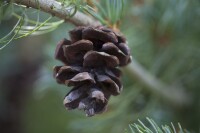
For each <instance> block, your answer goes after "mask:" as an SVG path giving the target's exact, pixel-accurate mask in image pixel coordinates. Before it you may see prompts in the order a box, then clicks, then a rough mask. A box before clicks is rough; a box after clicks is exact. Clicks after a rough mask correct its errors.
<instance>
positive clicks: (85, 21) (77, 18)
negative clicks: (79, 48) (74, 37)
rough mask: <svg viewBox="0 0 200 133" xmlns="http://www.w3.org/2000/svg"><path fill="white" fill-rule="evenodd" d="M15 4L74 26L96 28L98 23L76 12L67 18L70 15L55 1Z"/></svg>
mask: <svg viewBox="0 0 200 133" xmlns="http://www.w3.org/2000/svg"><path fill="white" fill-rule="evenodd" d="M13 2H15V3H16V4H21V5H25V6H27V7H32V8H35V9H40V10H42V11H44V12H46V13H49V14H52V15H53V16H56V17H58V18H60V19H63V20H65V21H68V22H71V23H73V24H74V25H79V26H81V25H91V26H98V25H100V23H99V22H98V21H96V20H94V19H93V18H91V17H89V16H87V15H85V14H83V13H81V12H76V14H75V15H74V16H73V17H71V18H69V17H68V16H70V13H69V12H68V10H67V9H65V7H64V6H63V5H62V4H61V3H60V2H57V1H55V0H13Z"/></svg>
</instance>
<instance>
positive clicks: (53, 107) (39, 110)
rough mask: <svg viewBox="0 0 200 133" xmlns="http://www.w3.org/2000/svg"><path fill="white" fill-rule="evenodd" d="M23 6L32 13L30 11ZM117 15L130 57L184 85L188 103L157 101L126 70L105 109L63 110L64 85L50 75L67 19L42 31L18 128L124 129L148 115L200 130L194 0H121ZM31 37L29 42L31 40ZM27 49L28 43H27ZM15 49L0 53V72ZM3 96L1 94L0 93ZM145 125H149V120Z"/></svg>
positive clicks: (198, 10)
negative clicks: (89, 113)
mask: <svg viewBox="0 0 200 133" xmlns="http://www.w3.org/2000/svg"><path fill="white" fill-rule="evenodd" d="M97 2H98V0H97ZM101 2H103V1H101ZM102 4H106V2H105V3H102ZM103 9H105V10H106V7H105V6H103ZM26 10H28V11H31V12H33V10H31V9H26ZM99 10H100V9H99ZM29 17H30V16H29ZM31 17H32V18H33V19H34V18H37V12H35V13H32V16H31ZM122 17H123V19H121V21H120V23H121V25H120V26H121V27H120V29H121V31H122V32H123V33H124V34H125V36H126V37H127V39H128V42H129V46H130V47H131V50H132V55H133V57H134V58H135V59H136V60H138V61H139V62H140V63H141V64H142V65H143V66H144V67H145V68H146V69H147V70H149V71H150V72H151V73H152V74H153V75H155V76H156V77H158V78H159V79H161V80H162V81H164V82H166V83H168V84H173V85H180V86H184V88H185V90H186V91H187V92H188V93H189V94H190V95H191V96H192V98H193V102H192V104H191V105H190V106H188V107H183V108H176V107H174V106H171V105H169V104H164V103H163V102H162V99H158V98H157V97H156V96H155V95H153V94H152V93H151V92H149V91H147V90H146V89H145V88H144V87H143V86H142V85H141V84H140V83H137V82H136V81H135V80H134V79H130V78H129V74H128V73H124V75H123V84H124V90H123V92H122V94H121V95H120V96H117V97H112V98H111V101H110V102H109V106H108V110H107V112H106V113H104V114H101V115H98V116H95V117H92V118H87V117H85V116H84V115H83V114H82V113H81V112H79V111H66V110H65V109H64V106H63V105H62V100H63V97H64V95H65V94H66V92H67V91H69V89H68V88H67V87H65V86H62V85H58V84H56V82H55V80H54V79H53V77H52V68H53V66H54V65H58V64H59V63H60V62H57V61H55V60H54V57H53V55H54V50H55V45H56V43H57V42H58V41H59V40H61V39H62V38H68V34H66V33H67V31H69V30H70V29H72V28H73V26H72V25H69V24H68V23H67V24H61V25H60V26H59V27H58V28H56V29H55V31H53V32H51V33H49V34H47V35H46V38H45V36H44V35H42V37H44V38H45V39H46V40H45V41H44V42H42V43H41V45H42V46H43V47H44V49H43V52H44V53H45V56H44V58H45V62H44V63H43V64H41V73H40V78H39V79H38V80H37V82H36V83H35V89H34V91H33V93H32V95H31V96H30V97H29V98H28V100H26V106H25V107H26V108H25V111H24V112H23V128H24V130H25V131H26V132H27V133H44V132H48V133H54V132H68V133H74V132H79V133H92V132H95V133H102V132H105V133H123V132H125V131H124V130H125V129H127V128H128V125H129V124H130V123H134V122H136V121H137V119H140V120H141V121H145V120H146V117H151V118H153V119H154V120H155V121H156V122H157V123H158V125H163V123H170V122H172V121H173V122H174V123H177V122H179V121H180V122H181V124H182V125H183V127H185V128H186V129H188V130H189V131H194V132H198V131H199V128H200V97H199V94H200V90H199V88H200V84H199V79H200V62H199V60H200V44H199V43H200V36H199V35H200V27H199V24H200V2H199V0H167V1H161V0H134V1H132V0H126V1H125V5H124V13H123V15H122ZM40 18H41V19H42V20H41V21H44V20H45V19H46V18H48V15H46V14H43V15H41V16H40ZM36 20H37V19H36ZM56 21H58V20H56ZM7 22H8V23H7ZM6 23H7V24H6ZM5 25H6V26H5ZM12 25H14V23H13V21H10V20H8V19H5V20H3V21H2V23H1V25H0V29H1V33H0V34H1V36H3V35H5V33H6V32H7V31H9V29H11V28H10V27H12ZM40 37H41V35H40ZM36 40H37V39H35V40H32V43H34V42H35V41H36ZM14 43H16V42H14ZM21 43H23V42H21ZM26 43H27V42H26ZM37 43H38V42H37ZM16 45H19V44H16ZM27 47H33V46H31V45H30V44H29V43H27ZM15 50H17V49H16V47H14V46H13V45H10V47H9V48H6V49H4V50H3V52H2V51H0V54H1V55H0V57H1V58H3V57H4V58H3V60H4V65H2V62H1V63H0V68H1V70H0V71H2V70H3V71H2V72H8V73H11V72H13V71H17V69H15V68H13V69H12V71H10V67H7V65H6V62H7V64H9V63H8V62H9V61H10V60H11V59H10V56H9V55H12V54H13V58H14V57H15V58H17V54H16V53H15V52H12V51H15ZM11 52H12V54H10V53H11ZM32 54H33V56H36V55H37V54H34V53H32ZM18 58H21V57H18ZM13 60H14V59H13ZM60 64H61V63H60ZM2 72H1V73H2ZM1 76H2V74H1V75H0V77H1ZM3 96H4V95H3V93H0V97H1V98H3ZM144 124H145V125H146V123H145V122H144ZM146 126H147V127H151V125H149V124H147V125H146Z"/></svg>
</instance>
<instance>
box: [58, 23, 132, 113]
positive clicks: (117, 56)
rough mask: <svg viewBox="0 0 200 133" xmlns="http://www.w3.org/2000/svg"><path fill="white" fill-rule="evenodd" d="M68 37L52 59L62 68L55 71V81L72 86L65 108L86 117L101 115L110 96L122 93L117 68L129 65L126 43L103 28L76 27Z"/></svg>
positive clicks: (115, 34) (121, 37) (60, 44)
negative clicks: (81, 111) (77, 111)
mask: <svg viewBox="0 0 200 133" xmlns="http://www.w3.org/2000/svg"><path fill="white" fill-rule="evenodd" d="M69 35H70V38H71V40H66V39H63V40H62V41H60V42H59V43H58V45H57V48H56V52H55V58H56V59H58V60H60V61H62V62H63V63H64V64H65V65H64V66H56V67H55V68H54V77H55V79H56V80H57V82H58V83H60V84H65V85H67V86H73V88H72V89H71V91H70V92H69V93H68V94H67V95H66V97H65V98H64V105H65V107H66V108H67V109H69V110H70V109H76V108H78V109H81V110H84V111H85V113H86V115H87V116H93V115H95V114H98V113H102V112H104V111H105V110H106V107H107V103H108V99H109V98H110V96H111V95H114V96H116V95H118V94H120V92H121V91H122V84H121V81H120V77H121V71H120V70H119V69H118V68H117V67H118V66H125V65H127V64H128V63H129V62H130V61H131V56H130V49H129V48H128V46H127V42H126V39H125V38H124V37H123V36H122V35H120V34H118V33H116V32H114V31H113V30H112V29H109V28H106V27H103V26H99V27H77V28H75V29H74V30H72V31H70V32H69Z"/></svg>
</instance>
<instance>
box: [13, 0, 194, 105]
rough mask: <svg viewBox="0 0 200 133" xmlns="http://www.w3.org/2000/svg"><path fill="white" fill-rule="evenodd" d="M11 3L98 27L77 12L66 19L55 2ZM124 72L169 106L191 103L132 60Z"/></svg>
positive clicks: (20, 0)
mask: <svg viewBox="0 0 200 133" xmlns="http://www.w3.org/2000/svg"><path fill="white" fill-rule="evenodd" d="M13 2H15V3H16V4H22V5H25V6H27V7H32V8H35V9H40V10H42V11H44V12H46V13H49V14H52V15H53V16H56V17H58V18H60V19H64V20H65V21H68V22H71V23H73V24H74V25H77V26H78V25H79V26H86V25H90V26H97V25H100V23H99V22H98V21H96V20H94V19H93V18H91V17H90V16H88V15H85V14H83V13H81V12H78V11H77V12H76V14H75V15H74V16H73V17H71V18H68V17H67V16H69V12H68V11H67V10H65V8H64V7H63V6H62V4H61V3H60V2H57V1H55V0H13ZM124 70H125V71H126V72H127V75H128V76H129V77H131V78H136V79H138V80H139V81H140V82H141V83H142V84H143V85H144V86H145V87H146V88H147V89H149V90H150V91H151V92H152V93H154V94H156V95H158V96H160V98H162V99H163V100H164V101H166V102H169V103H170V104H171V103H172V104H173V105H175V106H177V107H180V106H186V105H188V104H190V102H191V99H190V96H189V95H188V94H186V93H185V92H184V91H183V90H184V89H183V88H181V87H172V86H168V85H165V84H164V83H162V82H161V81H160V80H158V79H157V78H155V77H154V76H153V75H151V74H150V73H148V71H147V70H145V69H144V68H143V67H142V66H140V65H139V64H138V63H137V61H136V60H133V61H132V64H131V65H129V66H128V67H126V68H124Z"/></svg>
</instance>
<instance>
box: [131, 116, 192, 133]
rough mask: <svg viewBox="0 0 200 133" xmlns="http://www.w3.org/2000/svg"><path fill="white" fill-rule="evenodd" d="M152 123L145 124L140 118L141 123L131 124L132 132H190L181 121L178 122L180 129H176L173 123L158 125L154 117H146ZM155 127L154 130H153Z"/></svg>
mask: <svg viewBox="0 0 200 133" xmlns="http://www.w3.org/2000/svg"><path fill="white" fill-rule="evenodd" d="M146 119H147V121H148V122H149V124H150V127H148V126H147V125H145V124H144V123H143V122H142V121H140V120H138V122H139V124H137V123H134V124H129V129H130V133H189V131H187V130H184V129H183V128H182V127H181V125H180V123H178V129H175V127H174V125H173V123H171V126H168V125H164V126H163V125H162V126H160V127H159V126H158V124H156V123H155V121H154V120H153V119H150V118H148V117H147V118H146ZM152 129H154V131H152Z"/></svg>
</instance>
